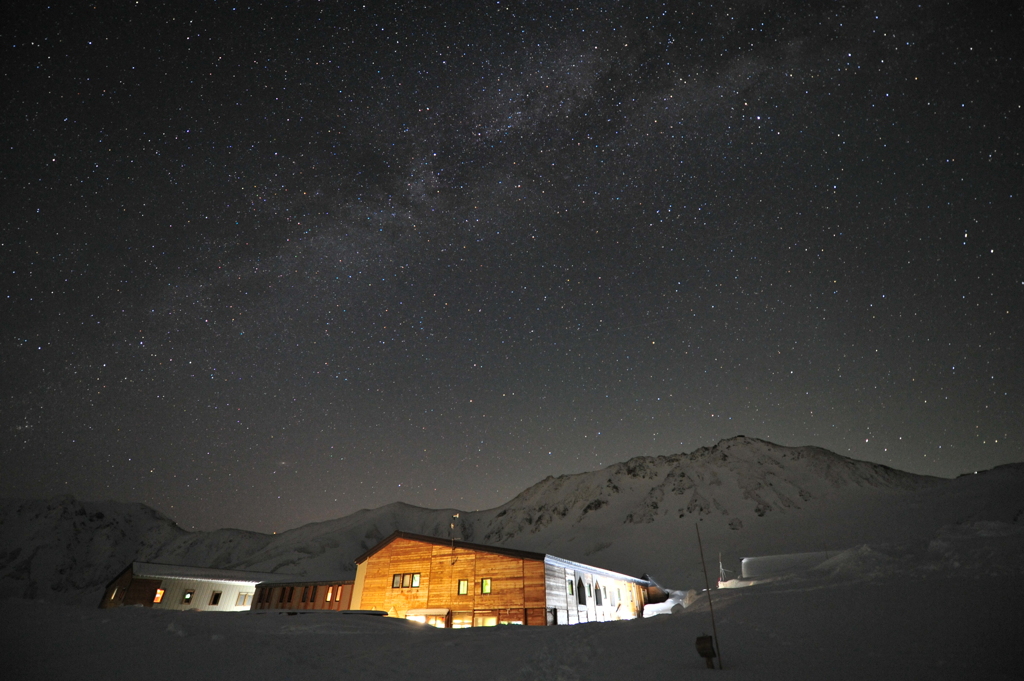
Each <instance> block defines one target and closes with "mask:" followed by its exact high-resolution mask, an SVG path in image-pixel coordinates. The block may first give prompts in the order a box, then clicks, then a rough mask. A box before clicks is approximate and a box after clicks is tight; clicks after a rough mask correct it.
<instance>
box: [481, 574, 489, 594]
mask: <svg viewBox="0 0 1024 681" xmlns="http://www.w3.org/2000/svg"><path fill="white" fill-rule="evenodd" d="M480 593H482V594H489V593H491V579H490V577H484V578H483V579H481V580H480Z"/></svg>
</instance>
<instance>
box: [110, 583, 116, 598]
mask: <svg viewBox="0 0 1024 681" xmlns="http://www.w3.org/2000/svg"><path fill="white" fill-rule="evenodd" d="M116 597H117V587H116V586H115V587H114V590H113V591H111V592H110V600H114V599H115V598H116Z"/></svg>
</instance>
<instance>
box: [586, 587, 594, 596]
mask: <svg viewBox="0 0 1024 681" xmlns="http://www.w3.org/2000/svg"><path fill="white" fill-rule="evenodd" d="M587 595H588V596H590V597H591V598H593V597H594V590H593V589H592V588H591V586H590V585H589V584H587Z"/></svg>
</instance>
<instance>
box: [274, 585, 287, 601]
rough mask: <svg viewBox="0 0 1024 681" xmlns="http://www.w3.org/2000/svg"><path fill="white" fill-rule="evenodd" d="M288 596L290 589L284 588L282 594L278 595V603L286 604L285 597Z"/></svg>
mask: <svg viewBox="0 0 1024 681" xmlns="http://www.w3.org/2000/svg"><path fill="white" fill-rule="evenodd" d="M287 595H288V587H285V586H282V587H281V593H279V594H278V595H277V602H278V603H279V604H280V603H284V597H285V596H287Z"/></svg>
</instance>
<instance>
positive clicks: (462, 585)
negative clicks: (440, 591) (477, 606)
mask: <svg viewBox="0 0 1024 681" xmlns="http://www.w3.org/2000/svg"><path fill="white" fill-rule="evenodd" d="M468 593H469V580H468V579H460V580H459V595H460V596H465V595H466V594H468Z"/></svg>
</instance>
